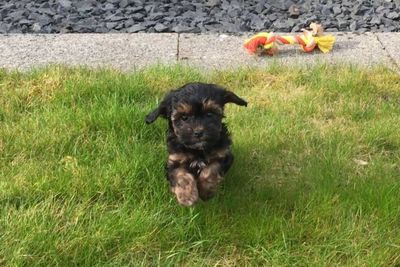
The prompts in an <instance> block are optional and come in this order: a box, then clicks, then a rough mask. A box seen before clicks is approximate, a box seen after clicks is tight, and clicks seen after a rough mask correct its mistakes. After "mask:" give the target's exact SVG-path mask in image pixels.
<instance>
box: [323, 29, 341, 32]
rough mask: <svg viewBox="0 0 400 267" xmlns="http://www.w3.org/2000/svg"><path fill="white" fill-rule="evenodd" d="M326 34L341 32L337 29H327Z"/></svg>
mask: <svg viewBox="0 0 400 267" xmlns="http://www.w3.org/2000/svg"><path fill="white" fill-rule="evenodd" d="M325 31H326V32H337V31H339V30H338V29H337V28H327V29H325Z"/></svg>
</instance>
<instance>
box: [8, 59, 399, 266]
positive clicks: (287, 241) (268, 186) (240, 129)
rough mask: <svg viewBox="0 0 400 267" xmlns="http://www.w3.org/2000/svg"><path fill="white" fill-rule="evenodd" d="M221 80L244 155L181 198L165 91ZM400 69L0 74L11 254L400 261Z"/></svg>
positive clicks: (57, 262)
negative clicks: (206, 194) (206, 191)
mask: <svg viewBox="0 0 400 267" xmlns="http://www.w3.org/2000/svg"><path fill="white" fill-rule="evenodd" d="M190 81H205V82H214V83H218V84H220V85H223V86H226V87H227V88H230V89H231V90H233V91H235V92H236V93H237V94H239V95H240V96H242V97H244V98H245V99H247V100H248V101H249V103H250V105H249V107H247V108H242V107H237V106H233V105H232V106H229V107H227V110H226V113H227V119H226V121H227V123H228V125H229V128H230V130H231V132H232V133H233V139H234V146H233V150H234V154H235V156H236V160H235V163H234V166H233V168H232V169H231V170H230V172H229V173H228V175H227V176H226V180H225V182H224V184H223V187H222V188H221V190H220V191H219V194H218V196H217V197H216V198H215V199H213V200H212V201H210V202H207V203H200V204H199V205H197V206H196V207H194V208H183V207H180V206H178V205H177V204H176V201H175V199H174V196H173V195H172V194H171V193H169V192H168V186H167V182H166V179H165V174H164V161H165V159H166V150H165V141H164V139H165V129H166V122H165V121H162V120H159V121H157V122H156V123H155V124H153V125H145V123H144V116H145V114H147V112H149V111H150V110H151V109H152V108H154V107H155V106H156V105H157V102H158V101H160V99H161V98H162V96H163V95H164V93H165V92H166V91H167V90H169V89H172V88H176V87H178V86H180V85H182V84H184V83H186V82H190ZM399 125H400V77H399V75H398V74H396V73H394V72H391V71H389V70H385V69H381V68H377V69H374V70H363V69H357V68H356V67H351V66H336V67H328V66H323V65H321V66H317V67H315V68H308V69H307V68H304V69H296V68H289V67H283V66H278V65H277V66H273V67H270V68H268V69H265V70H254V69H240V70H235V71H219V72H212V73H205V72H201V71H199V70H195V69H188V68H184V67H180V66H173V67H162V66H158V67H153V68H150V69H146V70H144V71H140V72H134V73H130V74H123V73H120V72H117V71H112V70H88V69H66V68H63V67H50V68H47V69H42V70H36V71H32V72H30V73H25V74H24V73H18V72H6V71H0V265H8V266H36V265H37V266H73V265H78V266H99V265H108V266H124V265H131V266H138V265H139V266H140V265H143V266H150V265H162V266H165V265H184V266H233V265H236V266H246V265H247V266H249V265H252V266H256V265H264V266H265V265H266V266H400V131H399Z"/></svg>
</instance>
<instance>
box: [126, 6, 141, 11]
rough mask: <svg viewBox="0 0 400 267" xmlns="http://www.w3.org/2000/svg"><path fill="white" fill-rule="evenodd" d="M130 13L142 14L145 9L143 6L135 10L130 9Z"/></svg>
mask: <svg viewBox="0 0 400 267" xmlns="http://www.w3.org/2000/svg"><path fill="white" fill-rule="evenodd" d="M128 11H129V12H131V13H136V12H141V11H144V7H143V6H138V7H134V8H131V9H128Z"/></svg>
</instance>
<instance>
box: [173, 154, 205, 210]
mask: <svg viewBox="0 0 400 267" xmlns="http://www.w3.org/2000/svg"><path fill="white" fill-rule="evenodd" d="M189 159H190V157H189V156H188V155H185V154H182V153H179V154H170V155H169V158H168V164H167V166H168V180H169V182H170V185H171V191H172V192H173V193H174V194H175V195H176V198H177V200H178V202H179V204H181V205H183V206H192V205H193V204H194V203H196V202H197V200H198V198H199V193H198V190H197V184H196V181H195V177H194V176H193V174H192V173H190V172H189V171H188V170H187V169H186V168H185V166H186V165H187V164H186V163H187V162H188V161H189Z"/></svg>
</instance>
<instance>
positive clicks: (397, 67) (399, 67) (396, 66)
mask: <svg viewBox="0 0 400 267" xmlns="http://www.w3.org/2000/svg"><path fill="white" fill-rule="evenodd" d="M373 35H374V36H375V37H376V39H377V40H378V42H379V44H380V45H381V47H382V50H383V51H385V53H386V55H387V56H388V58H389V60H390V62H391V63H392V64H393V66H394V67H395V68H396V70H397V71H398V72H400V66H399V65H398V64H397V62H396V60H395V59H394V58H393V57H392V56H391V55H390V53H389V52H388V51H387V50H386V46H385V45H384V44H383V43H382V41H381V39H380V38H379V35H377V34H376V33H373Z"/></svg>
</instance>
